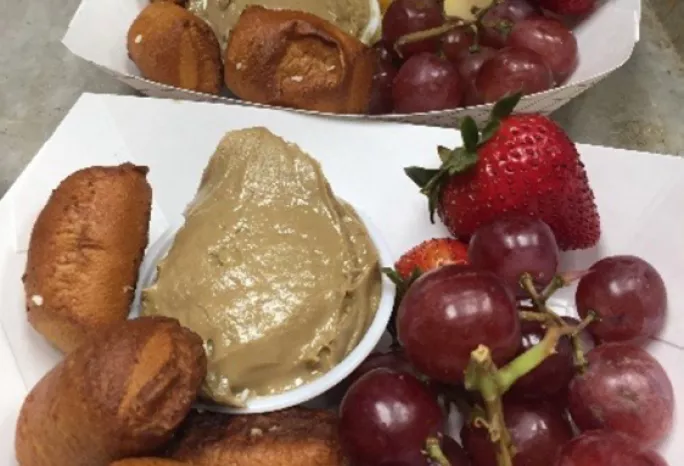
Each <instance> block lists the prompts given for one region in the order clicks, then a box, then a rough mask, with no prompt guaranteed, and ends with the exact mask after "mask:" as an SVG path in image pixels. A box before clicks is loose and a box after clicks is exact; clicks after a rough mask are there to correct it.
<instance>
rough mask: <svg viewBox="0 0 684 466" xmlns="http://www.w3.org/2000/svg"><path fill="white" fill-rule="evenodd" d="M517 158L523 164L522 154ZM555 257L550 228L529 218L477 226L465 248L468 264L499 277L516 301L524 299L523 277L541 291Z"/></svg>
mask: <svg viewBox="0 0 684 466" xmlns="http://www.w3.org/2000/svg"><path fill="white" fill-rule="evenodd" d="M520 157H521V159H523V160H524V159H525V157H526V154H525V152H523V151H521V153H520ZM559 256H560V251H559V249H558V244H556V238H555V237H554V236H553V231H551V228H550V227H549V226H548V225H547V224H546V223H544V222H543V221H542V220H540V219H538V218H534V217H530V216H529V215H516V214H510V215H505V216H502V217H499V218H498V219H497V220H494V221H493V222H491V223H488V224H485V225H483V226H481V227H480V228H478V229H477V230H476V231H475V234H473V236H472V238H470V245H469V246H468V259H469V260H470V263H471V264H472V265H473V266H475V267H478V268H481V269H484V270H489V271H490V272H493V273H494V274H496V275H497V276H499V277H501V279H502V280H503V281H504V283H506V285H508V287H509V288H510V289H511V291H512V292H514V293H515V294H516V295H517V296H518V297H519V298H525V297H528V294H527V293H526V292H525V290H524V289H523V288H522V287H521V286H520V277H521V276H522V275H523V273H529V274H530V275H531V276H532V280H533V281H534V284H535V287H536V288H537V289H538V290H541V289H543V288H544V287H545V286H546V285H548V284H549V283H550V282H551V280H552V279H553V277H554V275H555V274H556V270H557V269H558V260H559Z"/></svg>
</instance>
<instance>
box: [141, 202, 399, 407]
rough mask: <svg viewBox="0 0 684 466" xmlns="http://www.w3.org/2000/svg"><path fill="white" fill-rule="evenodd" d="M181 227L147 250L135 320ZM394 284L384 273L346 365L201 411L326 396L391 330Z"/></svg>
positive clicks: (384, 253) (376, 238) (388, 259)
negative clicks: (372, 310) (368, 320)
mask: <svg viewBox="0 0 684 466" xmlns="http://www.w3.org/2000/svg"><path fill="white" fill-rule="evenodd" d="M355 210H356V212H357V213H358V215H359V217H361V220H362V221H363V223H364V225H365V226H366V229H367V230H368V233H369V235H370V237H371V240H372V241H373V244H374V245H375V248H376V249H377V251H378V255H379V257H380V267H393V259H392V254H391V253H390V251H389V248H388V247H387V245H386V243H385V240H384V239H383V238H382V235H381V233H380V230H379V229H378V228H377V227H376V226H375V225H373V223H372V222H371V221H370V220H369V219H368V217H367V216H366V215H364V214H363V212H360V211H359V210H358V209H356V208H355ZM180 227H181V225H177V226H175V227H172V228H169V229H168V230H167V231H166V232H165V233H164V234H163V235H161V236H160V237H159V239H158V240H157V241H156V242H155V243H154V244H152V245H150V247H149V248H148V250H147V253H146V254H145V259H144V260H143V263H142V266H141V268H140V278H139V280H138V287H137V290H136V296H135V301H134V303H133V307H132V310H131V315H130V317H131V318H135V317H138V316H139V315H140V298H141V294H142V290H143V289H145V288H147V287H148V286H150V285H152V284H153V283H154V282H155V280H156V278H157V264H158V263H159V261H160V260H161V259H162V258H163V257H164V256H165V255H166V253H167V252H168V251H169V249H170V248H171V246H172V244H173V239H174V237H175V236H176V232H177V231H178V230H179V229H180ZM395 291H396V290H395V287H394V284H393V283H392V282H391V280H389V279H388V278H387V277H386V276H385V275H384V274H382V289H381V292H382V294H381V298H380V304H379V305H378V309H377V311H376V313H375V317H374V318H373V322H371V325H370V326H369V327H368V330H367V331H366V334H365V335H364V336H363V338H362V339H361V341H360V342H359V343H358V345H356V348H354V349H353V350H352V352H351V353H349V354H348V355H347V357H346V358H344V360H342V362H340V363H339V364H338V365H336V366H335V367H333V368H332V369H331V370H330V371H328V372H327V373H325V374H323V375H322V376H320V377H319V378H317V379H315V380H313V381H311V382H309V383H307V384H304V385H302V386H300V387H297V388H294V389H292V390H288V391H287V392H284V393H281V394H278V395H270V396H260V397H254V398H252V399H250V400H248V401H247V406H246V407H244V408H236V407H231V406H223V405H216V404H201V405H198V406H197V408H200V409H205V410H209V411H218V412H225V413H240V414H254V413H265V412H270V411H277V410H280V409H285V408H289V407H291V406H295V405H299V404H302V403H305V402H307V401H310V400H312V399H313V398H316V397H317V396H320V395H322V394H323V393H325V392H327V391H328V390H330V389H331V388H333V387H334V386H335V385H337V384H338V383H340V382H342V381H343V380H344V379H345V378H346V377H347V376H348V375H349V374H351V372H352V371H353V370H354V369H356V368H357V367H358V366H359V364H361V363H362V362H363V361H364V360H365V359H366V357H367V356H368V355H369V354H370V353H371V351H373V349H374V348H375V347H376V345H377V344H378V342H379V341H380V339H381V338H382V335H383V333H384V332H385V329H386V327H387V323H388V322H389V319H390V317H391V315H392V307H393V305H394V296H395Z"/></svg>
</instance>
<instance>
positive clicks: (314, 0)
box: [188, 0, 372, 47]
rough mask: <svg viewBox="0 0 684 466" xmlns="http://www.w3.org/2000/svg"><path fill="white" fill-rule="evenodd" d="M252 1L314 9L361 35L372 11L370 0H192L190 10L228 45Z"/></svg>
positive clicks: (306, 10) (223, 45)
mask: <svg viewBox="0 0 684 466" xmlns="http://www.w3.org/2000/svg"><path fill="white" fill-rule="evenodd" d="M251 5H260V6H263V7H264V8H271V9H281V10H295V11H304V12H307V13H311V14H314V15H316V16H319V17H321V18H323V19H325V20H328V21H330V22H331V23H333V24H334V25H336V26H337V27H339V28H340V29H342V30H343V31H345V32H346V33H348V34H350V35H352V36H354V37H356V38H358V39H361V38H362V36H363V35H364V32H365V31H366V28H367V27H368V24H369V22H370V20H371V14H372V12H371V6H370V0H189V2H188V10H190V11H191V12H193V13H194V14H196V15H197V16H199V17H200V18H203V19H204V20H206V21H207V22H208V23H209V24H210V25H211V27H212V28H213V29H214V32H216V36H217V37H218V39H219V42H220V43H221V46H222V47H225V44H226V41H227V40H228V35H229V33H230V30H231V29H232V28H233V26H235V23H237V22H238V19H239V18H240V14H242V11H243V10H244V9H245V8H247V7H248V6H251Z"/></svg>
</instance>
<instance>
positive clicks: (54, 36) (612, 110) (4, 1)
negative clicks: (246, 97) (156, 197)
mask: <svg viewBox="0 0 684 466" xmlns="http://www.w3.org/2000/svg"><path fill="white" fill-rule="evenodd" d="M643 1H644V8H643V19H642V29H641V41H640V42H639V43H638V44H637V46H636V48H635V50H634V55H633V56H632V58H631V59H630V61H629V62H628V63H627V64H626V65H625V66H624V67H623V68H621V69H620V70H618V71H616V72H615V73H613V74H612V75H611V76H609V77H608V78H606V79H605V80H603V81H602V82H601V83H600V84H598V85H597V86H595V87H594V88H592V89H590V90H589V91H587V92H586V93H584V94H583V95H582V96H580V97H579V98H577V99H576V100H574V101H572V102H571V103H569V104H567V105H566V106H565V107H563V108H562V109H560V110H559V111H558V112H556V114H555V115H554V117H555V118H556V120H557V121H559V122H560V123H561V124H562V125H563V126H564V127H565V128H566V129H567V130H568V132H569V134H570V136H571V137H572V138H573V139H574V140H575V141H577V142H583V143H591V144H600V145H607V146H615V147H621V148H627V149H637V150H645V151H651V152H659V153H668V154H676V155H683V156H684V131H682V126H684V111H683V110H682V108H683V107H684V60H683V55H682V54H683V53H684V33H682V31H684V2H677V1H676V0H675V1H673V0H643ZM78 3H79V0H42V1H40V2H34V1H30V0H22V1H18V2H17V1H15V0H0V11H2V14H1V15H0V31H2V38H3V47H1V48H0V196H2V194H4V192H5V191H6V190H7V189H8V188H9V186H10V185H11V184H12V182H13V181H14V179H15V178H16V177H17V176H18V175H19V173H20V172H21V170H22V169H23V168H24V166H25V165H26V164H27V163H28V162H29V161H30V160H31V158H32V157H33V155H34V154H35V153H36V152H37V151H38V149H39V148H40V146H41V145H42V144H43V143H44V142H45V140H46V139H47V138H49V136H50V134H51V133H52V132H53V131H54V129H55V128H56V126H57V125H58V124H59V122H60V120H61V119H62V118H63V117H64V115H65V114H66V112H67V111H68V110H69V108H70V107H71V106H72V105H73V103H74V102H75V101H76V99H77V98H78V96H79V95H80V94H81V93H82V92H99V93H118V94H131V93H132V91H131V90H130V88H128V87H126V86H124V85H122V84H120V83H119V82H118V81H116V80H114V79H113V78H111V77H109V76H108V75H106V74H104V73H103V72H102V71H100V70H98V69H96V68H95V67H93V66H92V65H90V64H88V63H86V62H84V61H82V60H81V59H79V58H76V57H74V56H72V55H71V54H70V53H69V51H68V50H67V49H66V48H65V47H64V46H63V45H62V44H61V43H60V40H61V38H62V35H63V34H64V31H65V29H66V27H67V24H68V22H69V20H70V19H71V17H72V15H73V13H74V11H75V10H76V7H77V6H78Z"/></svg>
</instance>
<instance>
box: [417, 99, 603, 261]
mask: <svg viewBox="0 0 684 466" xmlns="http://www.w3.org/2000/svg"><path fill="white" fill-rule="evenodd" d="M519 100H520V95H519V94H517V95H515V96H513V97H509V98H507V99H504V100H502V101H501V102H499V103H497V104H496V105H495V107H494V110H492V119H491V121H490V122H489V123H488V124H487V126H486V127H485V128H484V130H483V131H482V133H480V132H479V131H478V129H477V126H476V124H475V122H474V121H473V120H472V119H471V118H469V117H466V118H465V119H464V121H463V124H462V126H461V135H462V137H463V142H464V147H459V148H456V149H454V150H450V149H446V148H443V147H440V148H439V155H440V158H441V159H442V166H441V167H440V168H439V169H436V170H429V169H424V168H419V167H409V168H407V169H406V174H407V175H408V176H409V177H410V178H411V179H412V180H413V181H414V182H415V183H416V184H417V185H418V186H420V187H421V192H422V193H423V194H426V195H427V196H428V199H429V207H430V218H431V219H432V218H433V215H434V211H435V210H437V213H438V214H439V216H440V218H441V219H442V221H443V222H444V223H445V225H446V226H447V228H448V229H449V231H450V232H451V233H452V234H453V235H454V236H455V237H457V238H459V239H462V240H464V241H467V240H468V239H469V238H470V236H471V235H472V234H473V232H474V231H475V230H476V229H477V228H478V227H479V226H480V225H482V224H484V223H488V222H491V221H492V220H494V219H495V218H497V217H498V216H500V215H501V214H503V213H505V212H516V213H527V214H529V215H534V216H537V217H539V218H541V219H542V220H544V221H545V222H546V223H547V224H548V225H549V226H550V227H551V229H552V230H553V232H554V234H555V235H556V241H557V242H558V246H559V247H560V248H561V249H563V250H568V249H582V248H588V247H591V246H593V245H595V244H596V243H597V241H598V239H599V236H600V224H599V223H600V222H599V215H598V212H597V210H596V204H595V202H594V194H593V192H592V190H591V188H590V187H589V182H588V179H587V175H586V172H585V170H584V165H583V164H582V162H581V161H580V159H579V154H578V153H577V149H576V148H575V145H574V144H573V143H572V141H570V139H569V138H568V136H567V135H566V134H565V133H564V132H563V130H562V129H561V128H560V127H559V126H558V125H556V123H554V122H553V121H551V120H550V119H549V118H547V117H545V116H543V115H537V114H520V115H510V114H511V112H512V111H513V108H514V107H515V105H516V104H517V102H518V101H519Z"/></svg>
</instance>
